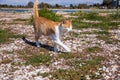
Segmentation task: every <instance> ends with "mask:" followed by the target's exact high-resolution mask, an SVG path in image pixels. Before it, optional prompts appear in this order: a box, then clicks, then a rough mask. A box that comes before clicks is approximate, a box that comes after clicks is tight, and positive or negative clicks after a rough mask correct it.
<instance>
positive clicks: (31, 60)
mask: <svg viewBox="0 0 120 80" xmlns="http://www.w3.org/2000/svg"><path fill="white" fill-rule="evenodd" d="M50 61H51V57H50V56H49V55H42V54H41V55H33V56H30V57H28V59H27V61H26V63H25V64H26V65H29V64H32V65H39V64H40V63H43V64H46V63H48V62H50Z"/></svg>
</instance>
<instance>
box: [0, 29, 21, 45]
mask: <svg viewBox="0 0 120 80" xmlns="http://www.w3.org/2000/svg"><path fill="white" fill-rule="evenodd" d="M22 37H23V35H19V34H14V33H11V32H9V30H1V29H0V43H5V42H8V41H11V40H10V38H22Z"/></svg>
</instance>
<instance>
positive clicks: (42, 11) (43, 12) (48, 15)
mask: <svg viewBox="0 0 120 80" xmlns="http://www.w3.org/2000/svg"><path fill="white" fill-rule="evenodd" d="M38 13H39V16H41V17H45V18H47V19H50V20H52V21H55V22H58V21H61V20H62V19H63V17H62V16H60V15H56V14H55V13H54V12H52V11H51V10H48V9H46V8H43V9H40V10H39V11H38ZM30 23H33V16H32V17H31V18H30Z"/></svg>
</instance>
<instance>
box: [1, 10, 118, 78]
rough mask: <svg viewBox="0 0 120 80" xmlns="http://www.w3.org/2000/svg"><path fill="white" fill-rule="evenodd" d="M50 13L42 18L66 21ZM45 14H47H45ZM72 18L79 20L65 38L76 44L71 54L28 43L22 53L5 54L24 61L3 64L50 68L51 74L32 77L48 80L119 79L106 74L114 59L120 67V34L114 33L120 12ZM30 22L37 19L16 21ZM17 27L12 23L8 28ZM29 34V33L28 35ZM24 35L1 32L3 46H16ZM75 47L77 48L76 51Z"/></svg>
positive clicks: (7, 31) (19, 22) (75, 21)
mask: <svg viewBox="0 0 120 80" xmlns="http://www.w3.org/2000/svg"><path fill="white" fill-rule="evenodd" d="M47 12H48V13H50V14H52V16H49V15H50V14H44V15H42V16H47V17H49V19H51V20H53V19H54V21H60V20H61V19H62V18H63V17H61V16H56V15H55V14H54V13H52V12H49V11H47ZM43 13H45V12H44V11H43ZM106 13H107V12H106ZM40 15H41V14H40ZM53 16H54V17H53ZM70 16H77V18H71V19H72V23H73V31H72V32H71V33H69V34H68V36H64V40H63V41H64V42H66V41H70V40H72V42H69V43H72V44H71V45H72V47H71V49H72V52H71V53H55V52H52V51H48V50H46V49H44V48H36V47H34V46H30V45H27V44H26V45H27V46H26V47H25V48H23V49H21V50H15V51H7V50H4V54H6V55H12V54H13V55H17V56H18V58H19V59H20V61H19V60H18V61H15V60H14V59H12V58H10V59H9V58H5V59H3V60H2V62H1V63H0V64H11V65H12V66H14V67H15V66H29V65H32V66H33V67H34V68H39V66H45V67H47V68H49V69H50V71H49V72H44V73H42V72H37V75H32V77H36V76H42V77H43V78H48V80H98V79H103V80H104V79H107V78H106V77H105V75H107V76H110V78H109V79H116V75H118V74H119V73H118V72H117V71H116V72H112V71H110V70H109V71H108V72H106V71H105V70H104V67H106V69H107V68H111V66H113V65H111V64H110V61H111V60H112V61H114V60H115V61H116V62H115V63H116V65H118V63H119V62H118V61H119V57H118V58H116V56H119V55H120V54H119V52H120V49H119V42H120V39H118V38H116V37H115V36H116V35H117V34H118V33H115V32H112V31H114V30H115V31H117V30H119V29H120V13H110V14H108V13H107V15H106V16H103V15H100V13H97V12H89V13H85V12H76V13H72V14H70ZM29 21H31V23H32V22H33V19H32V18H30V19H20V18H18V19H14V20H13V22H18V24H21V22H23V23H24V22H26V23H27V25H28V24H29ZM13 22H12V23H13ZM4 24H7V23H4ZM4 24H3V25H4ZM13 24H14V23H13ZM13 24H10V23H9V24H8V25H13ZM29 25H31V24H29ZM28 28H29V27H28ZM28 28H27V29H28ZM9 29H10V27H9ZM28 34H29V32H28V33H26V35H28ZM22 36H23V35H20V34H19V33H18V34H16V33H12V32H11V30H7V29H5V30H3V29H0V44H6V43H12V42H11V38H12V39H17V38H21V37H22ZM29 36H30V37H31V36H32V38H30V39H33V37H34V36H33V35H29ZM40 40H41V38H40ZM43 41H45V40H43ZM48 43H49V41H48ZM74 45H75V47H76V48H75V52H74ZM114 46H115V47H116V46H117V49H114ZM112 49H113V50H112ZM13 69H14V68H13ZM15 69H16V68H15ZM16 70H17V69H16ZM13 72H14V70H13ZM108 73H111V74H112V73H113V74H114V75H115V76H114V77H113V78H112V77H111V76H112V75H109V74H108ZM23 75H24V74H23ZM23 80H24V79H23Z"/></svg>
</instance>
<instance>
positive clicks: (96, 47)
mask: <svg viewBox="0 0 120 80" xmlns="http://www.w3.org/2000/svg"><path fill="white" fill-rule="evenodd" d="M102 51H103V49H102V48H100V47H98V46H94V47H88V48H85V49H84V51H83V52H84V53H96V52H102Z"/></svg>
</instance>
